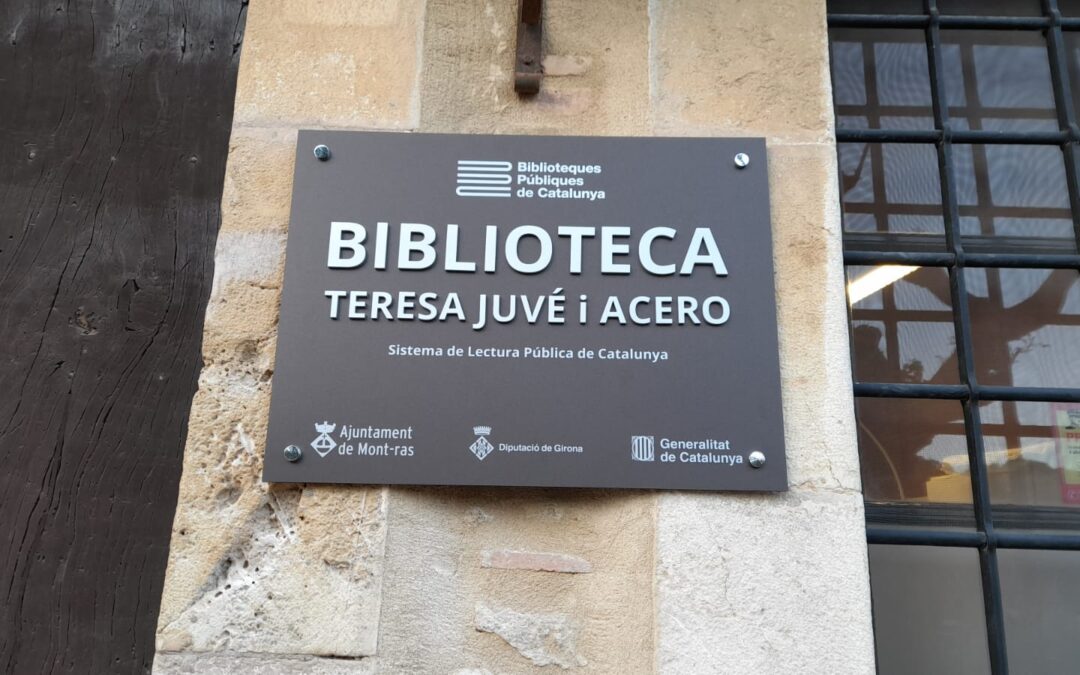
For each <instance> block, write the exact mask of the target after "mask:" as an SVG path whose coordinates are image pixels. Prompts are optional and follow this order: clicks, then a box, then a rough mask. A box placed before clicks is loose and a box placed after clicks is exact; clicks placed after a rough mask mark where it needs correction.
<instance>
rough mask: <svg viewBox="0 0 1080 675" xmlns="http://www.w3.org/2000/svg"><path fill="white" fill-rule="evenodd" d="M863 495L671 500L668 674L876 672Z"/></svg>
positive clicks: (663, 628)
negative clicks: (867, 571)
mask: <svg viewBox="0 0 1080 675" xmlns="http://www.w3.org/2000/svg"><path fill="white" fill-rule="evenodd" d="M864 527H865V523H864V521H863V508H862V496H861V495H859V494H858V493H786V494H779V495H708V494H665V495H663V496H662V497H661V498H660V509H659V515H658V518H657V623H658V625H657V631H658V636H659V637H658V640H659V643H658V646H657V664H658V670H659V672H661V673H664V674H665V675H682V674H684V673H685V674H687V675H691V674H695V675H696V674H697V673H716V674H717V675H723V674H725V673H732V674H734V673H739V674H742V673H833V674H836V675H840V674H847V673H859V674H866V675H869V674H871V673H873V672H874V651H873V630H872V626H871V623H870V588H869V583H868V580H867V573H866V569H867V562H866V539H865V535H864Z"/></svg>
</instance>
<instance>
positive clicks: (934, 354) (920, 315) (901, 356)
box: [847, 265, 959, 384]
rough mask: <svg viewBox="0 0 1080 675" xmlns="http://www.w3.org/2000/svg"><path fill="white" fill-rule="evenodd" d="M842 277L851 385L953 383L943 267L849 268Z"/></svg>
mask: <svg viewBox="0 0 1080 675" xmlns="http://www.w3.org/2000/svg"><path fill="white" fill-rule="evenodd" d="M847 277H848V302H849V303H850V305H851V343H852V361H853V364H854V371H855V379H856V381H859V382H914V383H931V384H956V383H958V382H959V374H958V371H957V367H956V338H955V335H954V329H953V317H952V304H951V301H950V298H949V274H948V272H947V271H946V270H945V269H944V268H940V267H913V266H906V265H878V266H874V267H859V266H850V267H848V268H847Z"/></svg>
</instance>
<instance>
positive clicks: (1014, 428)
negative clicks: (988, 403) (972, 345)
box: [983, 401, 1080, 529]
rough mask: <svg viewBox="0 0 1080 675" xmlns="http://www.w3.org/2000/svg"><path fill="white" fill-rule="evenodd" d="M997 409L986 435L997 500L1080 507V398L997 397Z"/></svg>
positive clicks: (988, 418)
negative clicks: (1045, 400)
mask: <svg viewBox="0 0 1080 675" xmlns="http://www.w3.org/2000/svg"><path fill="white" fill-rule="evenodd" d="M993 412H994V413H996V414H986V413H984V414H983V437H984V443H985V446H986V463H987V469H988V472H987V475H988V477H989V483H990V498H991V499H992V500H993V502H994V504H995V505H1019V506H1052V507H1071V508H1080V403H1042V402H1031V401H998V402H996V403H994V405H993ZM1037 516H1038V514H1037V513H1034V514H1032V517H1033V518H1037ZM1027 526H1029V527H1043V528H1045V529H1052V528H1054V527H1055V523H1054V521H1053V520H1048V521H1047V522H1044V523H1040V522H1036V521H1035V520H1033V521H1032V522H1030V523H1028V524H1027Z"/></svg>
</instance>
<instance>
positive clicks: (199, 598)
mask: <svg viewBox="0 0 1080 675" xmlns="http://www.w3.org/2000/svg"><path fill="white" fill-rule="evenodd" d="M191 450H192V448H191V446H190V445H189V452H190V451H191ZM191 456H192V457H191V459H192V460H195V461H197V460H198V453H197V452H191ZM185 459H187V457H185ZM215 473H216V472H215ZM199 482H202V481H196V480H188V479H187V476H186V474H185V480H184V482H183V483H182V484H181V494H182V498H181V507H180V509H179V510H178V512H177V517H176V522H175V524H174V528H175V529H176V531H175V533H174V539H173V546H172V550H171V551H170V560H169V570H168V575H169V580H168V584H167V589H168V593H167V594H166V596H165V597H164V598H163V602H162V610H161V617H160V619H159V624H158V648H159V651H162V652H165V651H166V650H167V649H177V650H183V651H188V652H213V651H218V652H228V651H237V652H258V653H266V654H293V655H315V656H335V657H358V656H369V655H372V654H374V653H375V646H376V638H377V634H378V633H377V631H378V622H379V604H380V599H381V583H380V582H381V578H382V554H383V545H384V542H385V509H386V500H385V492H384V490H382V489H378V488H372V489H363V488H335V487H328V486H308V487H304V488H298V487H291V486H289V487H286V486H281V487H278V486H274V487H269V488H268V487H267V486H265V485H263V484H255V485H253V486H251V487H248V488H246V489H237V491H236V492H235V493H234V494H231V495H229V496H228V501H229V503H228V504H222V503H221V499H219V498H218V497H217V496H216V495H214V496H210V495H191V494H189V493H190V490H191V489H192V487H193V486H195V485H196V484H198V483H199Z"/></svg>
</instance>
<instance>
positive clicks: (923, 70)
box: [830, 28, 934, 129]
mask: <svg viewBox="0 0 1080 675" xmlns="http://www.w3.org/2000/svg"><path fill="white" fill-rule="evenodd" d="M830 36H831V37H832V43H831V58H832V77H833V99H834V101H835V103H836V114H837V116H838V118H837V121H838V123H839V126H841V127H843V128H849V129H851V128H856V129H857V128H864V129H865V128H871V129H881V128H890V129H933V128H934V113H933V108H932V107H931V105H932V103H931V96H930V72H929V70H928V67H927V60H926V37H925V34H924V33H923V32H922V31H920V30H910V29H863V28H860V29H849V28H834V29H832V30H831V31H830Z"/></svg>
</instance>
